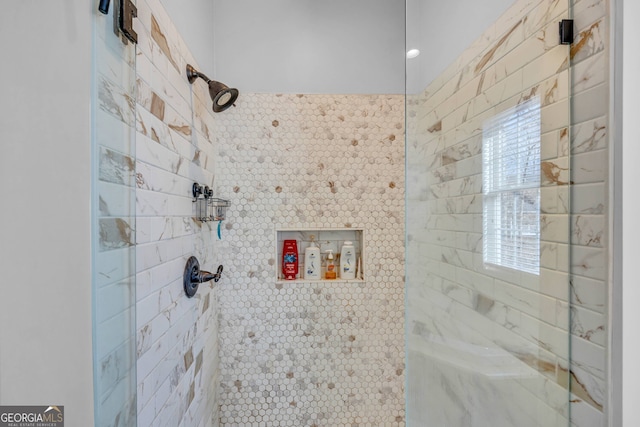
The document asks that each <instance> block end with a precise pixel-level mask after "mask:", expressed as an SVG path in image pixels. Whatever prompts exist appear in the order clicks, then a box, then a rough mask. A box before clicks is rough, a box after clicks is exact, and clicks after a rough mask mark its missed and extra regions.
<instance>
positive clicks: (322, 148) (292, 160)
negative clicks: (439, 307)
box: [214, 94, 404, 427]
mask: <svg viewBox="0 0 640 427" xmlns="http://www.w3.org/2000/svg"><path fill="white" fill-rule="evenodd" d="M403 102H404V101H403V97H402V96H400V95H398V96H395V95H392V96H382V95H375V96H363V95H271V94H241V96H240V98H239V99H238V101H237V103H236V108H232V109H230V110H227V111H226V112H225V113H223V114H220V115H218V116H216V126H218V128H217V129H216V130H215V132H214V133H215V135H217V141H216V144H217V149H218V151H219V152H218V154H217V159H218V166H217V172H218V173H217V174H216V176H217V178H216V179H217V180H218V182H216V183H215V186H216V190H217V192H218V194H220V195H222V196H223V197H228V198H230V199H231V203H232V205H231V208H229V211H228V219H227V221H225V222H224V223H223V224H222V244H221V246H222V248H223V249H222V250H223V251H224V253H223V254H222V258H223V259H224V260H225V276H226V279H225V281H224V282H225V283H223V284H222V285H221V286H224V287H225V289H224V291H222V290H221V291H220V293H219V295H220V349H221V350H220V351H221V354H220V361H221V376H222V381H221V390H220V399H221V402H220V403H221V406H220V416H221V425H223V426H274V425H278V426H296V427H298V426H331V427H338V426H349V427H351V426H382V425H384V426H402V425H404V348H403V338H404V333H403V317H404V300H403V299H404V292H403V275H404V135H403V132H404V118H403V108H404V104H403ZM344 227H354V228H363V229H364V230H365V232H366V240H365V246H366V253H365V259H364V265H365V279H366V280H365V281H364V282H344V281H339V280H338V281H329V282H327V281H323V282H304V281H291V282H280V281H277V280H276V271H275V270H276V268H277V264H278V263H277V257H278V256H280V254H278V253H276V243H275V237H276V233H275V230H276V229H280V228H289V229H291V228H293V229H305V228H313V229H325V228H344ZM321 243H322V242H321Z"/></svg>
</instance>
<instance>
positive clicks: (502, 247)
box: [482, 97, 540, 274]
mask: <svg viewBox="0 0 640 427" xmlns="http://www.w3.org/2000/svg"><path fill="white" fill-rule="evenodd" d="M482 176H483V181H482V188H483V197H482V205H483V234H484V235H483V260H484V263H485V264H492V265H497V266H502V267H507V268H512V269H516V270H520V271H525V272H528V273H533V274H539V273H540V98H539V97H535V98H532V99H530V100H528V101H526V102H524V103H522V104H520V105H518V106H516V107H514V108H511V109H509V110H507V111H505V112H503V113H501V114H499V115H498V116H495V117H493V118H491V119H490V120H488V121H487V122H485V124H484V127H483V131H482Z"/></svg>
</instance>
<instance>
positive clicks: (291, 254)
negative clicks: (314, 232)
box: [282, 240, 298, 280]
mask: <svg viewBox="0 0 640 427" xmlns="http://www.w3.org/2000/svg"><path fill="white" fill-rule="evenodd" d="M282 274H283V275H284V278H285V279H286V280H295V279H296V276H297V275H298V242H297V241H295V240H285V241H284V245H283V247H282Z"/></svg>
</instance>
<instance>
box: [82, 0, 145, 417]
mask: <svg viewBox="0 0 640 427" xmlns="http://www.w3.org/2000/svg"><path fill="white" fill-rule="evenodd" d="M105 3H106V4H108V3H109V2H105ZM116 3H117V2H115V1H113V2H111V7H110V9H111V10H109V14H108V15H103V14H101V13H99V12H98V7H97V6H98V2H97V1H96V2H95V5H94V21H93V94H92V109H91V110H92V111H91V113H92V143H91V144H92V169H93V170H92V180H93V182H92V192H91V193H92V194H91V199H92V200H91V202H92V230H91V240H92V275H93V284H92V289H93V310H92V312H93V341H94V343H93V347H94V348H93V355H94V368H93V370H94V402H95V403H94V404H95V425H96V427H98V426H99V427H111V426H114V427H115V426H127V427H130V426H135V425H136V419H137V404H136V319H135V307H136V298H135V295H136V294H135V285H136V280H135V278H136V264H135V227H136V223H135V213H136V212H135V206H136V197H135V196H136V195H135V188H136V179H135V177H136V176H135V129H136V114H135V99H136V95H135V94H136V69H135V65H136V48H135V45H134V44H132V43H129V42H123V40H124V39H122V38H121V37H119V36H118V35H116V34H115V33H114V19H113V14H114V13H115V12H116V7H117V4H116ZM101 4H102V3H101Z"/></svg>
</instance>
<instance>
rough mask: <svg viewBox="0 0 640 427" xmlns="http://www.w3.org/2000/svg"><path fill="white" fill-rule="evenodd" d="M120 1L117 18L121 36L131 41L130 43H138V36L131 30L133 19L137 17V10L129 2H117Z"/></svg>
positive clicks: (121, 0) (128, 0)
mask: <svg viewBox="0 0 640 427" xmlns="http://www.w3.org/2000/svg"><path fill="white" fill-rule="evenodd" d="M119 1H120V7H119V10H120V16H119V17H118V18H119V19H118V26H119V27H120V31H122V34H124V36H125V37H126V38H127V39H129V41H131V43H138V34H137V33H136V32H135V31H134V30H133V18H135V17H136V16H138V9H137V8H136V7H135V5H134V4H133V3H132V2H131V0H119Z"/></svg>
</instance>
